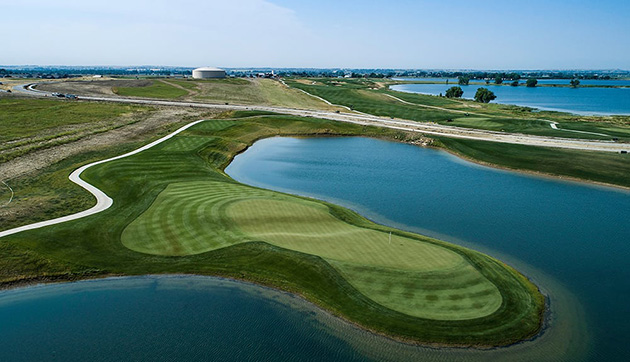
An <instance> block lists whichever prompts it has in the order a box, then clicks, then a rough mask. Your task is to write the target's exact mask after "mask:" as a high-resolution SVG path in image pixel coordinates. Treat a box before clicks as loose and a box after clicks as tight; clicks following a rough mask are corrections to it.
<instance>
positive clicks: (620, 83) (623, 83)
mask: <svg viewBox="0 0 630 362" xmlns="http://www.w3.org/2000/svg"><path fill="white" fill-rule="evenodd" d="M392 79H393V80H400V81H411V82H414V81H419V82H435V83H446V81H447V80H448V83H449V84H452V83H457V82H458V79H457V78H435V77H432V78H392ZM537 80H538V83H539V84H557V85H568V84H569V82H570V81H571V80H570V79H547V78H543V79H540V78H537ZM526 81H527V79H525V78H523V79H521V80H519V83H520V84H525V82H526ZM579 81H580V84H582V85H602V86H617V87H630V79H580V80H579ZM471 82H475V83H483V82H484V81H483V80H477V79H472V80H471ZM490 82H491V83H494V80H491V81H490ZM504 82H505V83H511V82H512V81H510V80H505V81H504Z"/></svg>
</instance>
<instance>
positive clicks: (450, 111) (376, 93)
mask: <svg viewBox="0 0 630 362" xmlns="http://www.w3.org/2000/svg"><path fill="white" fill-rule="evenodd" d="M390 83H392V82H387V81H385V82H381V81H372V80H369V79H352V80H339V79H312V80H308V81H307V80H299V79H298V80H288V81H287V84H289V85H290V86H292V87H295V88H298V89H302V90H304V91H307V92H309V93H311V94H314V95H317V96H319V97H322V98H324V99H326V100H328V101H330V102H331V103H334V104H341V105H345V106H348V107H351V108H353V109H355V110H358V111H361V112H365V113H370V114H374V115H379V116H385V117H396V118H402V119H408V120H413V121H418V122H436V123H439V124H448V125H453V126H459V127H466V128H478V129H486V130H491V131H504V132H515V133H525V134H533V135H541V136H555V137H565V138H590V139H606V140H610V139H611V138H619V139H620V140H626V141H630V118H628V117H579V116H574V115H571V114H568V113H559V112H532V109H531V108H527V107H518V106H511V105H503V104H494V103H491V104H480V103H476V102H473V101H470V100H465V99H457V100H456V99H448V98H443V97H436V96H431V95H424V94H413V93H406V92H396V91H391V90H389V89H388V88H387V86H388V85H389V84H390ZM390 96H394V97H396V98H398V99H400V100H402V101H403V102H401V101H399V100H396V99H394V98H392V97H390ZM434 107H439V108H441V109H438V108H434ZM466 114H467V115H466ZM548 121H555V122H558V123H559V124H560V125H559V128H560V129H569V130H578V131H584V132H594V133H602V134H605V135H606V136H602V135H595V134H587V133H576V132H567V131H559V130H554V129H552V128H551V127H550V125H549V124H550V122H548Z"/></svg>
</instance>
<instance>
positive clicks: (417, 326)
mask: <svg viewBox="0 0 630 362" xmlns="http://www.w3.org/2000/svg"><path fill="white" fill-rule="evenodd" d="M230 122H234V123H230ZM208 123H212V121H211V122H208ZM202 125H203V124H202ZM202 125H199V128H197V127H195V128H194V129H190V130H189V131H187V132H184V133H182V134H181V135H180V136H178V137H174V138H173V139H171V140H169V141H168V142H169V143H170V142H173V144H177V143H178V142H180V141H178V138H179V137H185V138H186V137H191V136H194V137H207V138H208V143H207V144H205V145H204V146H201V148H200V149H195V150H190V149H189V148H187V146H186V147H183V148H182V147H175V148H174V149H173V150H170V151H169V150H168V148H169V147H170V145H169V144H165V145H164V147H165V148H167V149H166V150H165V149H164V148H161V149H152V150H148V151H145V152H142V153H140V154H138V155H135V156H133V157H129V158H125V159H121V160H117V161H115V162H109V163H105V164H101V165H99V166H97V167H93V168H90V169H89V170H88V171H86V172H85V174H84V175H83V177H84V178H85V179H86V180H88V181H89V182H90V183H92V184H94V185H96V186H97V187H99V188H101V189H102V190H103V191H105V192H106V193H107V194H108V195H110V196H111V197H112V198H113V199H114V204H113V206H112V207H111V208H110V209H108V210H106V211H105V212H103V213H100V214H97V215H94V216H92V217H89V218H85V219H81V220H76V221H73V222H68V223H64V224H59V225H55V226H51V227H48V228H43V229H39V230H33V231H29V232H24V233H21V234H17V235H12V236H10V237H6V238H3V240H2V241H3V243H6V244H7V245H10V246H11V247H14V248H15V250H16V252H17V255H21V254H20V253H21V252H29V253H32V254H29V255H34V256H36V259H37V260H50V261H53V262H54V263H55V264H56V265H62V266H65V265H71V266H73V268H74V269H73V270H75V272H76V273H81V272H85V273H88V272H89V271H90V270H98V271H99V272H103V273H114V274H124V275H135V274H147V273H195V274H207V275H223V276H228V277H234V278H242V279H247V280H251V281H254V282H258V283H262V284H265V285H271V286H275V287H279V288H282V289H284V290H287V291H292V292H297V293H300V294H301V295H303V296H304V297H306V298H307V299H309V300H311V301H313V302H315V303H317V304H319V305H321V306H322V307H324V308H327V309H328V310H330V311H332V312H333V313H335V314H339V315H342V316H344V317H345V318H348V319H350V320H352V321H354V322H356V323H359V324H361V325H364V326H366V327H368V328H370V329H372V330H375V331H379V332H383V333H387V334H391V335H396V336H399V337H403V338H409V339H413V340H417V341H422V342H427V343H445V344H458V345H469V344H474V345H504V344H509V343H513V342H515V341H518V340H520V339H522V338H526V337H528V336H531V335H533V334H535V333H536V332H537V331H538V329H539V327H540V322H541V314H542V308H543V300H542V296H541V295H540V294H539V292H538V291H537V290H536V288H535V287H534V286H533V285H532V284H531V283H530V282H529V281H527V280H526V279H525V278H524V277H523V276H522V275H520V274H518V273H517V272H515V271H514V270H512V269H511V268H509V267H507V266H505V265H504V264H502V263H500V262H498V261H496V260H494V259H492V258H489V257H487V256H484V255H482V254H480V253H477V252H474V251H471V250H467V249H464V248H460V247H457V246H454V245H451V244H446V243H442V242H439V241H436V240H430V239H427V238H421V237H419V236H417V235H413V234H408V233H404V232H399V231H395V230H392V229H389V228H385V227H382V226H379V225H376V224H373V223H371V222H369V221H368V220H366V219H364V218H362V217H360V216H359V215H357V214H355V213H353V212H351V211H349V210H346V209H344V208H341V207H338V206H335V205H331V204H326V203H323V202H319V201H305V199H302V198H297V197H290V196H286V195H282V194H278V193H274V192H271V191H265V197H264V198H263V199H264V200H267V199H268V196H267V195H277V196H273V197H272V196H269V197H271V199H273V198H274V197H278V198H282V200H281V201H283V202H289V201H285V200H289V199H290V200H292V201H290V202H291V203H293V202H295V203H297V209H296V208H295V205H291V206H290V207H288V209H286V210H283V211H281V212H280V211H278V212H277V213H276V216H282V217H285V216H286V213H287V212H290V213H293V212H295V210H298V209H299V211H300V212H301V213H304V214H306V215H308V216H309V217H310V216H316V217H319V218H321V220H322V222H321V223H320V225H319V226H317V225H314V226H312V228H313V229H311V230H306V232H307V235H306V236H304V235H298V234H300V232H299V230H298V229H286V230H285V229H284V226H282V224H281V221H280V220H279V219H278V222H279V223H278V224H276V225H275V226H274V223H271V224H270V225H267V226H265V228H263V229H249V227H248V225H251V223H250V221H251V220H252V217H254V218H256V217H258V215H261V214H260V213H261V212H262V211H261V210H257V209H256V208H257V207H259V206H260V205H258V204H255V205H256V207H253V208H252V205H251V204H250V205H247V204H242V205H240V206H238V204H235V205H233V206H232V207H236V209H232V216H230V215H228V214H229V213H228V214H225V215H228V216H229V217H228V222H227V224H224V225H221V222H220V220H219V222H216V223H214V222H213V224H214V225H211V223H206V222H204V218H203V215H205V214H203V213H202V214H199V213H198V212H192V210H201V209H203V206H199V207H201V209H198V208H197V205H202V204H204V200H203V197H202V200H200V201H195V202H196V203H195V202H181V201H180V206H178V209H179V210H181V211H184V212H183V213H174V214H172V216H166V217H165V218H162V219H161V220H160V218H158V219H155V220H152V221H151V222H150V223H149V222H147V225H149V226H152V227H154V228H160V229H162V230H164V231H165V232H167V233H169V232H175V233H179V232H182V230H183V229H186V230H197V231H199V230H209V232H208V234H205V233H204V232H202V233H201V234H200V235H202V238H201V239H200V240H199V241H198V242H199V243H200V245H201V244H206V245H207V244H208V243H216V244H217V245H222V243H223V245H225V246H224V247H221V248H218V249H214V250H210V251H207V252H202V253H195V254H194V255H182V256H168V255H154V254H147V253H139V252H136V251H133V250H131V249H129V248H127V247H125V246H124V245H123V243H122V242H121V236H122V239H125V236H124V233H125V232H126V229H127V228H128V227H130V223H132V221H133V220H136V219H137V220H141V219H142V217H143V214H144V213H146V212H147V210H150V209H151V208H152V207H154V206H155V207H157V205H158V203H159V200H160V194H163V195H164V196H167V195H168V194H169V193H170V190H173V189H175V190H176V188H177V186H178V185H181V184H182V183H185V184H186V185H188V184H190V185H201V184H203V185H209V184H211V183H212V184H217V185H218V184H221V183H224V184H229V185H230V187H231V186H234V187H238V188H246V187H245V186H239V185H238V184H236V183H235V182H234V181H232V180H231V179H229V178H228V177H226V176H225V175H224V174H223V172H222V168H223V167H224V166H225V165H226V164H227V162H229V160H230V159H231V158H232V157H233V156H234V155H235V154H236V153H238V152H240V151H242V150H243V149H245V148H246V147H247V146H248V145H250V144H252V143H253V142H254V141H255V140H257V139H259V138H261V137H267V136H272V135H282V134H285V135H287V134H302V135H308V134H327V135H330V134H339V135H350V134H363V135H368V136H369V135H372V136H380V137H388V138H394V137H398V136H399V132H397V131H393V130H385V129H377V128H373V127H362V126H358V125H352V124H340V123H335V122H331V121H327V120H319V119H310V118H308V119H303V118H298V117H289V116H256V117H249V118H247V119H241V120H228V122H226V123H223V124H220V123H215V124H213V126H210V127H208V128H206V129H203V127H202ZM215 127H216V128H219V129H220V130H214V128H215ZM169 185H170V186H169ZM224 188H225V189H224V190H228V191H227V197H228V198H229V197H232V196H234V195H238V193H235V192H231V191H232V190H231V189H230V188H229V187H228V186H224ZM247 189H251V190H256V189H253V188H249V187H247ZM165 190H167V191H166V193H164V192H165ZM239 190H240V189H239ZM179 191H181V190H179ZM260 192H262V191H260ZM188 193H189V194H191V193H190V192H188ZM192 194H194V193H192ZM214 194H215V195H217V194H218V191H217V192H215V193H214ZM224 194H225V193H224ZM180 196H182V195H180ZM196 196H198V197H201V196H203V195H200V194H198V193H197V194H196ZM195 200H196V199H195ZM253 200H254V201H256V200H259V199H257V198H254V199H253ZM293 200H296V201H293ZM250 201H252V199H248V201H247V202H250ZM205 205H206V206H205V207H206V208H207V207H210V209H206V210H207V211H208V212H210V213H211V212H212V210H211V209H212V205H215V204H211V203H205ZM264 206H265V205H264ZM267 206H268V205H266V206H265V207H267ZM239 207H241V208H245V209H247V210H249V211H248V214H247V215H249V217H246V218H245V219H238V217H239V215H241V214H240V213H239V212H237V213H236V214H234V211H235V210H236V211H238V210H239V209H238V208H239ZM326 209H327V210H328V213H326V212H324V211H323V210H326ZM163 210H164V211H165V212H166V213H168V211H169V208H163ZM227 210H228V211H229V208H228V209H227ZM263 214H264V213H263ZM147 215H148V214H147ZM156 215H157V214H156ZM182 215H189V217H188V219H187V220H188V221H186V220H185V218H184V216H182ZM190 215H197V216H199V217H190ZM241 216H242V215H241ZM178 218H181V220H179V221H178ZM235 218H237V220H235ZM147 220H148V219H147ZM224 220H225V219H224ZM295 222H297V220H296V221H295ZM342 222H344V223H346V224H344V226H343V227H341V226H340V225H341V224H339V223H342ZM235 225H240V227H238V229H237V230H235V229H234V227H235ZM173 226H174V227H173ZM209 226H213V227H209ZM307 226H308V225H306V224H304V228H306V227H307ZM204 227H205V228H206V229H203V228H204ZM221 227H224V228H225V230H227V231H230V232H232V234H230V233H229V232H222V231H221V230H222V229H221ZM308 227H311V226H308ZM316 227H324V228H331V227H332V228H333V229H335V230H336V231H339V230H344V231H348V232H349V233H350V234H353V233H364V234H366V235H367V234H369V235H370V237H369V238H367V240H368V241H370V240H371V239H370V238H372V241H370V242H371V243H373V244H374V243H379V242H380V241H381V239H382V238H383V237H384V236H386V237H388V234H389V231H394V235H393V240H392V243H394V241H395V242H402V243H403V244H404V245H409V247H410V248H411V247H412V246H411V245H412V243H416V242H417V243H418V244H420V245H422V244H427V243H431V244H433V247H435V248H437V249H435V250H438V249H444V251H443V252H442V254H443V255H454V254H457V256H456V257H453V260H456V259H459V260H463V261H464V263H463V264H462V265H464V267H463V268H462V269H461V270H460V271H461V275H460V274H458V273H454V274H447V275H445V276H444V278H441V279H443V281H445V282H446V284H448V283H449V280H450V281H451V282H452V283H451V284H450V285H451V287H452V289H453V290H452V291H446V290H445V288H442V289H439V288H436V287H437V284H436V283H437V281H438V280H437V279H431V278H430V277H429V275H423V274H422V273H428V271H427V270H410V269H409V268H411V267H413V263H411V262H409V261H408V262H404V261H405V258H407V257H408V256H407V255H406V253H403V254H405V255H402V254H401V255H402V256H400V260H401V265H407V266H408V268H407V269H397V268H396V267H392V263H393V261H392V260H393V259H392V258H394V259H395V253H394V254H391V255H390V257H389V258H388V257H387V255H383V256H379V255H376V254H374V255H371V256H370V255H368V254H366V255H365V256H364V257H365V258H369V257H371V258H376V257H381V258H383V257H385V259H383V260H384V261H381V264H378V263H376V262H375V264H376V265H369V264H368V263H366V262H365V261H357V259H352V258H350V259H348V258H347V257H346V258H345V259H344V257H343V256H344V255H346V256H350V255H356V254H355V253H354V251H353V249H352V248H345V249H339V252H337V253H336V254H333V256H334V255H336V256H337V259H335V258H332V257H331V255H329V254H326V253H329V252H331V251H330V248H328V249H327V250H322V255H324V256H323V257H322V256H318V255H313V254H310V253H309V252H302V251H298V250H302V249H299V245H298V244H300V245H302V246H304V245H308V244H307V243H306V240H308V239H309V238H311V237H309V236H308V234H312V233H313V232H321V231H322V230H319V231H318V230H317V229H316ZM274 228H276V229H277V228H281V229H282V230H279V231H280V233H285V235H279V236H274V235H273V234H274V232H273V230H274ZM368 229H369V230H368ZM212 230H214V231H215V233H214V234H213V233H211V231H212ZM287 232H289V233H292V234H296V236H300V238H296V239H295V240H294V238H293V237H288V236H287V235H286V233H287ZM147 235H148V234H144V235H143V234H142V233H141V232H140V233H139V234H138V236H142V237H143V238H144V237H147ZM217 235H218V236H217ZM334 236H335V235H328V241H327V242H328V243H329V246H331V245H333V244H334V243H333V240H335V238H334ZM230 237H240V238H244V239H245V240H255V239H263V238H264V239H268V240H256V241H250V242H242V243H237V244H233V243H232V241H230ZM172 240H177V238H174V239H172ZM384 241H385V240H383V242H384ZM230 243H232V244H230ZM274 244H275V245H274ZM182 245H184V246H186V247H189V245H194V244H193V243H189V244H182ZM281 245H284V246H285V247H282V246H281ZM404 245H403V246H404ZM195 247H196V246H195ZM309 247H310V246H309ZM398 247H400V245H399V246H398ZM413 247H417V246H416V245H415V244H414V246H413ZM292 248H294V249H295V250H293V249H292ZM331 248H332V246H331ZM384 250H389V248H387V249H384ZM427 250H429V249H427ZM430 250H434V249H432V248H430ZM333 251H334V250H333ZM366 251H368V250H366ZM361 252H363V251H361ZM389 252H391V253H393V250H389ZM383 253H384V252H383ZM384 254H385V253H384ZM434 254H435V255H438V254H440V253H434ZM178 255H179V254H178ZM427 255H428V253H427ZM327 258H330V259H327ZM438 259H440V258H437V257H436V261H435V263H437V264H433V265H434V266H436V265H440V266H441V267H446V265H447V264H442V263H444V262H445V261H444V260H447V259H448V258H444V257H442V258H441V259H443V260H438ZM364 260H368V259H364ZM374 260H376V259H374ZM403 262H404V263H403ZM43 265H44V267H43V268H42V270H40V271H39V273H44V272H46V270H47V269H46V268H47V267H46V266H45V264H43ZM78 265H80V267H79V266H78ZM458 265H459V264H458ZM466 265H468V266H466ZM418 267H421V266H418ZM362 268H363V269H362ZM466 268H468V269H466ZM51 269H53V268H51ZM366 269H367V270H366ZM437 270H444V271H445V272H446V269H439V268H436V271H437ZM456 271H457V267H455V268H454V269H453V272H456ZM397 273H403V274H397ZM404 273H407V274H404ZM398 278H400V279H398ZM484 279H485V280H487V281H488V282H489V283H491V284H492V285H494V287H496V289H497V290H498V291H499V293H500V295H501V304H500V305H499V306H498V307H497V308H496V310H495V311H492V312H491V311H490V309H491V308H487V307H486V306H484V305H480V304H479V303H477V302H479V301H483V300H484V298H488V300H495V301H496V300H497V299H496V298H495V299H492V296H490V294H491V293H488V291H487V290H489V289H491V288H484V287H483V283H484V281H483V280H484ZM397 280H400V282H402V283H404V285H402V286H398V285H397ZM371 283H372V284H371ZM398 284H399V283H398ZM476 284H479V285H481V287H479V289H475V288H473V289H467V286H474V285H476ZM370 285H373V286H372V287H370ZM387 288H389V290H388V289H387ZM429 290H434V292H429ZM423 297H424V299H422V298H423ZM388 300H390V301H395V300H398V301H400V303H398V304H396V303H390V306H391V308H388V307H387V306H386V305H384V304H385V303H387V301H388ZM394 304H396V305H394ZM423 305H431V306H434V307H435V308H434V310H432V311H427V313H429V312H430V313H434V317H435V318H423V317H419V316H417V315H410V314H407V313H403V312H401V311H400V310H397V309H401V310H413V309H417V308H421V306H423ZM484 308H485V309H484ZM458 310H459V311H462V314H461V315H462V316H465V315H466V313H471V314H469V315H468V317H472V316H473V315H474V313H477V315H484V316H483V317H479V318H469V319H465V318H466V317H464V319H458V318H457V317H453V316H455V315H458V313H457V311H458ZM438 311H440V312H439V313H438ZM440 313H442V314H440ZM448 315H450V317H448ZM440 316H441V317H440ZM441 318H444V319H441Z"/></svg>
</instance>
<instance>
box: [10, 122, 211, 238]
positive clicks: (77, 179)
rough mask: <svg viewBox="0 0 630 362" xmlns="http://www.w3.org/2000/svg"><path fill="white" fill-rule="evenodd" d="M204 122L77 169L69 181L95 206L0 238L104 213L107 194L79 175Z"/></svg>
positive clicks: (110, 200) (111, 201)
mask: <svg viewBox="0 0 630 362" xmlns="http://www.w3.org/2000/svg"><path fill="white" fill-rule="evenodd" d="M203 121H204V120H199V121H194V122H192V123H189V124H187V125H185V126H183V127H181V128H179V129H178V130H176V131H175V132H173V133H171V134H169V135H167V136H164V137H162V138H160V139H158V140H155V141H153V142H151V143H149V144H147V145H145V146H142V147H140V148H138V149H136V150H134V151H131V152H128V153H125V154H123V155H120V156H116V157H112V158H108V159H105V160H101V161H96V162H92V163H89V164H87V165H84V166H81V167H79V168H77V169H76V170H74V171H73V172H72V173H71V174H70V176H69V177H68V178H69V179H70V181H72V182H74V183H75V184H77V185H79V186H81V187H83V188H84V189H86V190H87V191H88V192H89V193H91V194H92V195H93V196H94V197H95V198H96V205H94V206H92V207H91V208H89V209H87V210H83V211H80V212H77V213H75V214H70V215H66V216H62V217H58V218H55V219H51V220H46V221H40V222H36V223H34V224H29V225H24V226H20V227H16V228H13V229H9V230H4V231H0V238H1V237H3V236H7V235H12V234H17V233H19V232H22V231H26V230H34V229H39V228H42V227H45V226H50V225H56V224H61V223H63V222H66V221H71V220H77V219H81V218H84V217H86V216H90V215H94V214H97V213H99V212H101V211H105V210H107V209H109V208H110V206H112V204H113V203H114V201H113V200H112V199H111V198H110V197H109V196H107V194H105V193H104V192H103V191H101V190H100V189H98V188H97V187H96V186H94V185H92V184H90V183H88V182H86V181H84V180H83V179H82V178H81V174H82V173H83V171H85V170H87V169H88V168H90V167H92V166H96V165H100V164H102V163H105V162H109V161H114V160H119V159H121V158H125V157H129V156H133V155H135V154H138V153H140V152H142V151H145V150H148V149H149V148H151V147H153V146H155V145H158V144H160V143H162V142H164V141H166V140H168V139H170V138H172V137H173V136H175V135H177V134H178V133H180V132H182V131H185V130H186V129H188V128H190V127H192V126H194V125H196V124H198V123H200V122H203Z"/></svg>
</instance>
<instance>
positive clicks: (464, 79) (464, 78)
mask: <svg viewBox="0 0 630 362" xmlns="http://www.w3.org/2000/svg"><path fill="white" fill-rule="evenodd" d="M457 82H458V83H459V85H468V83H469V82H470V77H467V76H465V75H461V76H459V78H458V80H457Z"/></svg>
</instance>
